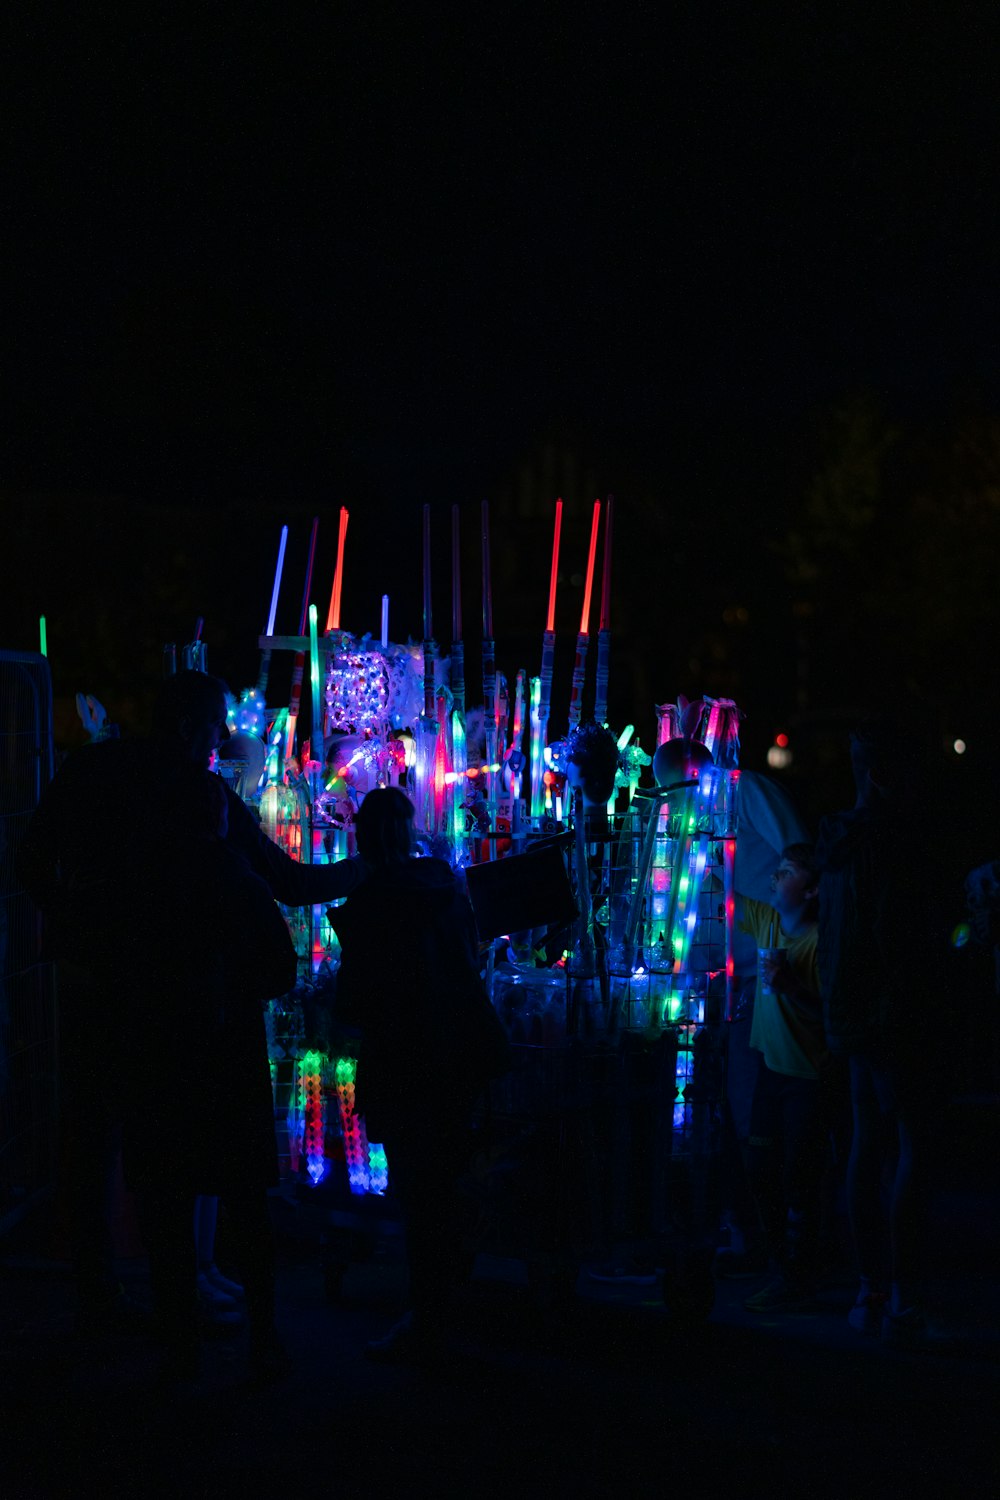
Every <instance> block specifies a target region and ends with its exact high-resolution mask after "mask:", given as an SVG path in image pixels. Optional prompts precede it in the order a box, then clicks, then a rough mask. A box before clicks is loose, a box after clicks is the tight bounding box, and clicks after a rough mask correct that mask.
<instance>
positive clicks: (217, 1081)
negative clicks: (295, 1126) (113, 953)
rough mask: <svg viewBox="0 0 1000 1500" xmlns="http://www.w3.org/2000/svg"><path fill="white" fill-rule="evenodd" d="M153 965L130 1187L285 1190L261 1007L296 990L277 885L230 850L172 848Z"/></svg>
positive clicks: (155, 922) (159, 881)
mask: <svg viewBox="0 0 1000 1500" xmlns="http://www.w3.org/2000/svg"><path fill="white" fill-rule="evenodd" d="M147 892H148V896H149V903H148V906H147V908H146V915H145V917H144V919H143V923H142V927H141V929H140V933H141V937H142V941H143V947H144V950H145V962H144V966H143V972H142V976H141V980H140V982H139V983H138V985H137V986H136V989H135V992H134V994H133V996H132V1005H131V1007H130V1009H129V1013H128V1016H127V1019H126V1022H125V1034H126V1037H127V1041H128V1052H129V1067H128V1080H129V1089H128V1092H127V1095H126V1107H125V1127H124V1156H125V1169H126V1177H127V1180H128V1182H129V1185H130V1186H132V1187H142V1186H145V1185H146V1184H156V1183H162V1182H163V1181H166V1180H170V1181H171V1182H173V1183H175V1184H176V1185H178V1186H179V1187H180V1186H183V1187H185V1188H186V1189H187V1190H189V1191H191V1192H203V1193H217V1192H221V1193H225V1192H226V1191H227V1190H228V1189H230V1188H231V1187H233V1186H234V1185H239V1184H253V1185H259V1186H268V1185H271V1184H273V1183H275V1182H276V1181H277V1151H276V1145H275V1136H274V1106H273V1100H272V1094H271V1079H270V1067H269V1063H268V1055H267V1037H266V1033H265V1028H264V1016H263V1009H262V1002H263V1001H264V1000H266V999H268V998H271V997H273V996H275V995H281V994H284V993H285V992H286V991H288V990H290V989H291V988H292V987H293V985H294V984H295V977H296V958H295V949H294V946H293V944H292V941H291V938H290V936H289V933H288V928H287V926H286V923H285V920H284V918H283V917H282V915H281V912H280V911H279V910H278V908H277V906H276V905H275V903H274V899H273V897H272V896H271V894H270V892H269V890H268V888H267V886H266V885H265V884H264V882H263V881H262V880H261V879H260V878H259V877H258V876H256V875H254V874H252V872H251V871H250V868H249V866H248V864H247V861H246V860H244V859H243V858H242V856H240V855H239V854H237V853H236V852H235V851H234V850H233V849H231V848H230V847H228V845H227V844H226V843H223V842H220V841H217V840H215V841H209V840H195V839H192V838H190V837H188V838H182V837H178V838H175V839H168V840H167V841H166V842H165V843H164V844H163V845H162V846H161V850H160V862H159V865H158V867H157V870H156V872H155V874H152V875H151V877H150V884H149V885H148V886H147Z"/></svg>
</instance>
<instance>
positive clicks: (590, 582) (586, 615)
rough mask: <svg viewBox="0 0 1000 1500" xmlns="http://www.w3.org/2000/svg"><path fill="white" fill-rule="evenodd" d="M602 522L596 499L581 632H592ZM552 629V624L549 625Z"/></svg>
mask: <svg viewBox="0 0 1000 1500" xmlns="http://www.w3.org/2000/svg"><path fill="white" fill-rule="evenodd" d="M600 524H601V502H600V500H595V501H594V513H593V517H592V518H591V522H590V551H589V553H588V554H587V582H586V586H585V588H584V590H583V613H582V614H581V616H580V634H581V635H589V634H590V595H591V592H592V590H593V587H594V564H595V563H596V561H597V531H598V527H599V526H600ZM549 629H550V630H551V629H552V626H551V625H550V626H549Z"/></svg>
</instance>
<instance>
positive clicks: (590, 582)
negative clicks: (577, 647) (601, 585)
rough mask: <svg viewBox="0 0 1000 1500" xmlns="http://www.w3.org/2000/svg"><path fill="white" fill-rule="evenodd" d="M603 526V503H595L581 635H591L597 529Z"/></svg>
mask: <svg viewBox="0 0 1000 1500" xmlns="http://www.w3.org/2000/svg"><path fill="white" fill-rule="evenodd" d="M600 524H601V502H600V500H595V501H594V517H593V520H592V521H591V523H590V553H589V555H588V557H587V586H586V588H585V589H584V591H583V614H582V615H581V616H580V634H581V635H589V634H590V595H591V591H592V590H593V587H594V564H595V563H596V561H597V529H598V527H599V526H600Z"/></svg>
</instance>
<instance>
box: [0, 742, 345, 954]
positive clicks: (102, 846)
mask: <svg viewBox="0 0 1000 1500" xmlns="http://www.w3.org/2000/svg"><path fill="white" fill-rule="evenodd" d="M178 769H179V770H180V771H181V773H182V775H189V774H190V769H191V768H190V767H188V766H181V767H179V768H178ZM171 779H172V778H171V769H170V767H169V765H167V766H165V765H164V757H163V751H162V750H161V749H159V748H158V747H157V745H156V743H155V742H154V741H152V740H148V741H147V740H123V741H118V740H107V741H104V742H102V743H100V744H97V745H87V746H84V747H83V748H82V749H80V750H78V751H76V752H75V753H74V754H73V755H71V756H70V757H69V759H68V760H67V761H66V763H65V765H63V766H62V767H61V769H60V771H59V773H58V775H57V776H56V777H55V779H54V780H53V781H52V782H51V783H50V785H49V786H48V788H47V789H46V791H45V793H44V794H43V796H42V799H41V801H40V803H39V805H38V807H37V808H36V809H35V812H34V814H33V816H32V818H31V821H30V823H29V825H28V828H27V831H26V834H25V838H24V842H23V844H22V846H21V853H20V859H19V864H18V873H19V875H20V878H21V879H22V880H23V881H24V885H25V888H26V889H27V891H28V894H29V895H30V896H31V897H32V899H33V900H34V901H35V902H36V904H37V905H38V906H40V907H42V909H43V910H44V911H45V912H46V914H47V916H48V918H49V928H50V938H51V940H52V944H53V947H54V951H55V955H56V956H57V957H59V958H66V959H70V960H72V961H73V962H75V963H78V964H80V965H82V966H83V967H96V968H99V969H105V968H106V966H107V965H108V964H109V963H110V962H112V961H113V960H114V959H115V956H116V955H120V956H124V957H125V961H126V964H127V965H128V966H130V967H131V966H133V965H135V964H139V963H141V960H142V955H141V953H139V952H138V951H137V949H136V943H135V939H134V935H133V934H134V921H133V917H134V913H135V911H136V908H137V906H138V905H140V904H141V903H142V902H143V901H144V900H145V874H146V871H147V870H148V869H149V868H150V866H151V865H155V864H156V863H157V862H158V860H159V858H160V849H161V846H162V844H163V842H164V840H165V839H166V838H169V836H170V833H171V825H172V821H173V820H172V817H171V801H172V796H171ZM226 794H227V801H228V804H229V833H228V836H227V839H226V843H227V845H228V846H229V847H230V848H231V849H233V850H235V851H236V852H238V853H239V854H241V855H242V856H243V858H244V859H245V860H246V862H247V864H248V866H249V868H250V871H251V873H253V874H254V875H256V876H258V877H259V878H260V879H261V880H263V881H265V882H266V884H267V886H268V889H269V890H270V892H271V894H272V896H274V898H275V900H277V901H281V902H284V904H285V905H286V906H312V905H316V904H317V903H319V902H323V901H336V900H338V899H339V898H340V897H342V896H346V895H347V894H348V892H349V891H351V890H353V888H354V886H355V885H356V884H357V883H358V881H359V880H360V879H361V878H362V870H361V866H360V864H359V862H358V861H357V860H341V861H339V862H337V863H336V864H332V865H307V864H300V863H298V862H297V861H296V860H293V859H291V858H290V857H289V856H288V855H287V854H286V853H285V851H284V850H283V849H279V848H278V846H277V845H276V844H274V843H272V842H271V840H270V839H269V838H268V837H267V835H266V834H265V833H264V832H263V831H262V830H261V828H260V825H259V824H258V823H257V821H256V819H255V818H254V816H253V814H252V813H251V812H250V810H249V809H248V808H247V807H245V806H244V804H243V803H242V802H241V801H240V799H239V798H238V797H237V796H236V794H235V793H234V792H233V791H232V790H231V789H230V788H228V787H227V788H226Z"/></svg>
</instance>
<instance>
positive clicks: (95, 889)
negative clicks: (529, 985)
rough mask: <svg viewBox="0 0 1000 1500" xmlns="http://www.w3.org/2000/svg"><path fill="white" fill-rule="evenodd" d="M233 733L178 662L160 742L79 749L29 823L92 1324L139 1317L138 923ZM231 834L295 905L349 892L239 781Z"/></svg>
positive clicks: (216, 689)
mask: <svg viewBox="0 0 1000 1500" xmlns="http://www.w3.org/2000/svg"><path fill="white" fill-rule="evenodd" d="M228 737H229V731H228V729H227V727H226V689H225V684H224V683H222V682H221V681H220V680H219V679H218V678H215V677H209V676H207V675H206V674H204V673H201V672H193V671H185V672H179V673H177V674H176V675H175V676H173V677H169V678H167V679H166V680H165V681H164V683H163V684H162V686H161V689H160V693H159V696H158V700H157V704H156V709H155V712H154V720H153V732H152V734H151V736H150V737H149V738H148V739H135V740H115V739H109V740H105V741H103V742H101V743H98V744H92V745H87V746H84V747H83V748H82V749H80V750H78V751H77V752H76V753H75V754H73V755H71V756H70V757H69V759H68V760H67V761H66V762H65V764H64V765H63V766H62V767H61V768H60V770H59V772H58V773H57V775H56V776H55V778H54V779H53V781H52V782H51V784H50V785H49V787H48V788H47V790H46V792H45V794H44V795H43V797H42V800H41V802H40V803H39V805H38V807H37V809H36V810H35V813H34V815H33V817H32V819H31V822H30V824H29V827H28V830H27V833H26V836H25V840H24V844H23V846H22V855H21V860H20V866H19V868H20V874H21V877H22V879H23V882H24V885H25V888H26V889H27V890H28V892H29V893H30V894H31V896H32V897H33V899H34V900H35V901H36V902H37V903H38V905H39V906H41V907H42V908H43V910H44V911H45V913H46V917H47V919H48V920H47V932H48V936H49V940H50V943H51V946H52V948H53V951H54V954H55V956H56V958H57V959H58V979H59V1051H60V1109H61V1115H62V1122H63V1127H64V1134H65V1137H66V1140H67V1143H68V1152H69V1161H68V1164H67V1168H66V1171H65V1182H66V1184H67V1188H68V1198H69V1203H70V1211H71V1216H72V1235H73V1249H74V1263H75V1268H76V1274H77V1286H78V1292H79V1299H80V1327H81V1328H82V1329H83V1330H84V1331H87V1330H89V1329H96V1328H104V1329H114V1328H116V1327H120V1326H129V1325H131V1324H132V1323H133V1322H134V1318H133V1316H132V1315H133V1312H134V1309H132V1308H131V1307H130V1305H129V1303H128V1302H127V1299H125V1297H124V1294H123V1292H122V1288H121V1286H120V1284H119V1282H118V1279H117V1276H116V1275H115V1270H114V1263H113V1256H112V1239H111V1231H110V1200H111V1191H112V1185H113V1181H114V1166H115V1160H116V1155H117V1151H118V1149H119V1143H120V1134H121V1120H122V1108H123V1104H122V1093H121V1088H122V1079H123V1077H124V1075H125V1070H126V1068H127V1065H128V1056H127V1051H126V1049H125V1046H124V1038H125V1036H126V1035H127V1026H126V1023H127V1019H128V1016H129V1013H130V1011H131V1009H132V1007H133V1006H134V1005H136V1004H137V1003H139V997H140V995H141V990H142V978H143V969H144V964H145V961H146V955H145V953H144V952H143V943H142V938H141V936H140V933H141V932H142V931H143V921H144V915H145V912H146V909H147V905H148V899H149V897H148V890H149V872H150V871H151V870H154V869H155V868H156V860H157V850H158V847H159V845H160V843H161V841H162V839H163V836H164V830H165V827H168V826H169V816H168V815H167V813H166V809H168V808H169V807H171V806H172V805H173V803H172V801H171V787H172V784H173V783H174V782H176V780H177V778H178V777H182V776H183V775H184V774H185V772H186V771H188V770H189V769H190V768H191V767H192V766H194V767H202V768H204V767H205V766H206V765H207V763H208V760H209V757H210V756H211V754H212V752H213V751H214V750H217V749H218V748H219V746H220V745H222V744H224V743H225V741H226V740H227V739H228ZM225 797H226V804H227V808H228V834H227V836H226V844H227V846H228V847H230V848H232V849H235V850H237V851H238V852H239V853H241V854H242V855H243V856H244V857H245V858H246V860H247V862H248V864H249V867H250V870H251V872H252V873H253V874H255V875H257V876H258V877H259V878H261V879H262V880H264V881H265V882H266V884H267V886H268V889H269V890H270V892H271V894H272V895H273V896H274V897H275V898H276V899H277V900H279V901H282V902H284V903H285V904H287V905H291V906H304V905H314V904H316V903H317V902H321V901H332V900H336V899H337V898H338V897H341V896H345V895H346V894H347V893H348V891H350V890H351V889H352V887H353V886H354V884H355V883H356V882H357V880H358V879H360V878H361V871H360V867H359V865H358V863H357V862H356V861H341V862H340V863H338V864H333V865H302V864H298V863H296V861H294V860H292V859H290V858H289V856H288V855H287V854H285V852H284V851H283V850H282V849H279V848H278V847H277V845H275V844H272V843H271V842H270V840H269V839H268V838H267V837H266V835H265V834H264V833H263V832H262V831H261V829H260V827H259V826H258V824H257V823H256V821H255V820H254V818H253V815H252V814H251V813H250V811H249V810H248V809H247V808H246V807H245V806H244V805H243V803H242V802H241V801H240V800H239V798H238V797H237V796H236V795H235V793H234V792H232V791H231V790H230V789H229V788H228V787H227V788H226V789H225Z"/></svg>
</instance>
